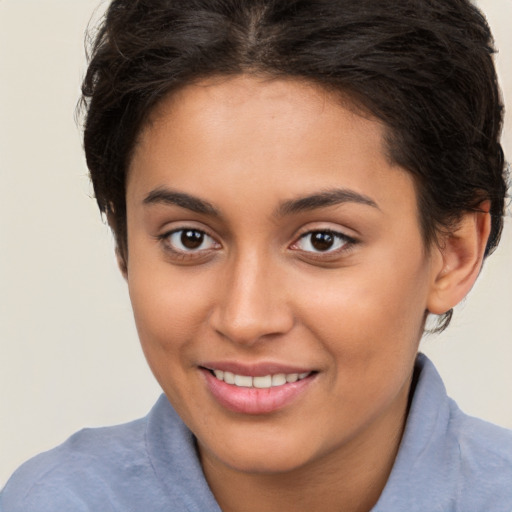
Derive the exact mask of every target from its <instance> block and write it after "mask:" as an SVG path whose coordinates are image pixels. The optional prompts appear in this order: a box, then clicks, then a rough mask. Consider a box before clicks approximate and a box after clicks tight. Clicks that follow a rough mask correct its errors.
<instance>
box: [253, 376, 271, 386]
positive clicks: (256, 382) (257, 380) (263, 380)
mask: <svg viewBox="0 0 512 512" xmlns="http://www.w3.org/2000/svg"><path fill="white" fill-rule="evenodd" d="M252 385H253V386H254V387H255V388H270V387H272V375H265V377H253V378H252Z"/></svg>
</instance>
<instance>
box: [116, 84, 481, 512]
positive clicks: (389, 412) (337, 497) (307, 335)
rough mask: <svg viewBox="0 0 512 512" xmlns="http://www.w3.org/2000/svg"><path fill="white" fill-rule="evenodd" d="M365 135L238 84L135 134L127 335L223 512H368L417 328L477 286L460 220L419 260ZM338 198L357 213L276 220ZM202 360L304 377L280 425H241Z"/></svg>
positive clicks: (290, 98)
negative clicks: (299, 203)
mask: <svg viewBox="0 0 512 512" xmlns="http://www.w3.org/2000/svg"><path fill="white" fill-rule="evenodd" d="M383 136H384V128H383V126H382V125H381V123H379V122H378V121H376V120H375V119H372V118H368V116H365V117H363V116H361V115H358V114H357V113H356V111H355V109H354V108H349V106H348V105H346V104H345V105H344V104H343V103H342V102H340V100H339V98H335V97H334V96H332V95H331V94H330V93H327V92H325V91H323V90H321V89H318V88H317V87H314V86H312V85H308V84H304V83H301V82H298V81H294V80H282V79H280V80H271V79H264V78H262V77H254V76H253V77H247V76H240V77H235V78H229V79H228V78H226V79H216V80H209V81H204V82H202V83H199V84H196V85H191V86H188V87H186V88H184V89H183V90H181V91H179V92H178V93H175V94H174V95H173V96H172V97H169V98H167V99H165V100H164V101H163V102H162V104H161V105H160V106H159V107H158V109H157V110H156V111H155V112H154V113H153V116H152V119H151V121H150V122H149V123H148V124H147V126H146V127H145V128H144V129H143V131H142V133H141V135H140V138H139V141H138V145H137V147H136V150H135V153H134V156H133V159H132V162H131V165H130V169H129V174H128V180H127V225H128V254H129V259H128V262H127V263H128V265H127V272H126V279H127V282H128V285H129V291H130V296H131V300H132V304H133V309H134V314H135V320H136V324H137V329H138V332H139V336H140V340H141V343H142V347H143V350H144V352H145V355H146V358H147V360H148V362H149V365H150V367H151V369H152V371H153V373H154V375H155V376H156V378H157V380H158V382H159V383H160V385H161V386H162V388H163V390H164V392H165V393H166V395H167V397H168V398H169V400H170V402H171V403H172V404H173V406H174V408H175V409H176V410H177V412H178V413H179V415H180V416H181V417H182V419H183V420H184V421H185V423H186V424H187V425H188V427H189V428H190V429H191V430H192V432H193V433H194V434H195V436H196V437H197V439H198V448H199V454H200V458H201V462H202V464H203V468H204V472H205V476H206V478H207V480H208V482H209V484H210V487H211V488H212V491H213V492H214V494H215V496H216V498H217V500H218V502H219V504H220V505H221V507H222V509H223V510H224V511H231V510H233V511H235V510H238V511H240V510H244V511H251V510H255V511H256V510H258V511H261V510H266V511H273V510H276V511H277V510H279V511H281V510H291V509H293V510H296V511H300V510H323V511H330V510H340V507H341V506H342V510H344V511H349V512H350V511H367V510H370V508H371V507H372V506H373V505H374V504H375V502H376V501H377V499H378V497H379V495H380V493H381V491H382V489H383V487H384V485H385V482H386V479H387V477H388V476H389V472H390V471H391V468H392V464H393V460H394V457H395V455H396V452H397V450H398V445H399V442H400V438H401V435H402V431H403V427H404V422H405V417H406V413H407V406H408V395H409V389H410V383H411V377H412V372H413V366H414V360H415V357H416V353H417V349H418V344H419V341H420V338H421V334H422V331H423V326H424V321H425V317H426V314H427V312H428V311H429V310H430V311H433V312H437V313H441V312H443V311H445V310H447V309H449V308H450V307H452V306H453V305H454V304H455V303H456V302H458V300H460V299H461V298H462V297H463V296H464V295H465V294H466V293H467V291H468V289H469V288H470V287H471V285H472V283H473V281H474V279H475V278H476V275H477V274H478V269H479V268H480V262H481V257H482V256H481V253H482V251H483V245H484V243H485V238H486V229H487V228H486V226H487V225H488V222H487V221H486V220H482V219H483V218H484V217H483V216H481V217H478V216H477V215H476V214H474V215H472V216H471V217H468V220H467V222H466V221H463V222H462V223H461V225H462V227H461V230H462V231H460V233H461V235H460V236H455V235H454V236H452V237H450V239H449V240H446V241H445V243H444V244H443V249H440V248H438V246H434V247H429V248H426V247H425V246H424V244H423V241H422V236H421V232H420V227H419V221H418V208H417V202H416V194H415V188H414V182H413V180H412V177H411V175H410V174H409V173H407V172H405V171H404V170H403V169H401V168H399V167H397V166H396V165H394V164H393V163H392V162H390V161H389V159H388V158H387V156H386V151H385V147H384V144H383ZM339 189H342V190H345V191H347V190H348V191H350V192H351V194H352V196H353V197H355V195H354V194H359V195H360V196H364V198H365V199H367V200H368V201H367V202H366V203H365V202H364V201H363V202H361V201H356V200H353V197H352V196H349V198H348V200H347V197H345V200H344V201H341V202H337V203H336V204H329V205H318V204H317V205H316V206H315V207H312V208H309V209H297V208H296V209H295V210H293V209H291V210H292V211H290V208H288V210H287V209H286V208H284V207H283V205H284V204H286V203H287V202H288V204H289V202H290V201H295V200H297V199H299V198H303V197H307V196H311V195H315V194H316V195H318V194H322V193H325V192H326V191H333V190H339ZM155 191H156V192H155ZM162 191H163V195H162ZM169 192H173V193H176V192H178V193H180V194H187V195H188V196H193V197H194V198H197V199H199V200H201V201H203V203H204V202H207V203H208V204H209V206H211V207H212V208H211V209H208V208H207V209H206V210H204V211H194V210H195V209H197V208H196V207H195V206H194V208H193V209H191V208H190V204H188V205H187V204H184V203H183V202H181V205H178V204H174V203H175V201H174V200H173V201H168V200H163V199H162V196H165V194H167V196H165V197H168V196H169ZM151 194H152V195H151ZM148 197H150V198H152V199H149V200H148ZM173 197H176V196H173ZM180 197H182V196H180ZM350 197H352V199H350ZM178 202H179V201H178ZM487 217H488V216H487ZM184 228H188V229H193V230H199V231H201V232H204V233H206V234H207V236H205V237H204V238H203V243H202V245H201V246H200V247H199V249H195V250H187V249H186V248H184V246H180V240H181V239H180V235H181V233H180V232H178V234H177V235H170V234H169V233H171V232H176V230H179V229H184ZM326 230H328V231H330V232H335V233H340V234H341V237H340V236H336V237H335V244H334V246H333V247H334V249H332V250H331V249H328V250H324V251H318V250H315V248H314V246H312V245H311V236H310V235H308V233H311V232H312V231H315V232H317V233H318V232H322V233H324V234H325V231H326ZM466 233H467V234H466ZM344 237H348V240H352V241H348V240H347V238H344ZM469 239H471V240H470V241H468V242H467V243H466V241H467V240H469ZM205 361H237V362H241V363H242V364H248V365H249V364H254V363H259V362H262V361H264V362H266V363H269V362H271V363H276V364H288V365H293V366H300V367H303V368H307V369H311V370H314V371H315V375H314V378H312V379H311V382H309V383H308V385H307V386H306V388H305V390H304V392H302V393H301V394H300V395H299V396H298V397H297V398H296V399H295V400H294V401H292V402H291V403H290V404H288V405H287V406H286V407H284V408H281V409H279V410H277V411H274V412H271V413H268V414H256V415H251V414H243V413H239V412H233V411H230V410H228V409H226V408H225V407H223V406H222V405H221V404H219V402H218V401H217V400H216V399H215V398H214V397H213V396H212V394H211V392H210V391H209V389H208V386H207V385H206V383H205V377H204V372H203V371H201V369H200V366H201V365H202V364H204V362H205ZM340 504H342V505H340Z"/></svg>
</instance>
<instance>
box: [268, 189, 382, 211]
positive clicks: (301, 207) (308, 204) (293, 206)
mask: <svg viewBox="0 0 512 512" xmlns="http://www.w3.org/2000/svg"><path fill="white" fill-rule="evenodd" d="M343 203H358V204H363V205H366V206H371V207H372V208H377V210H380V208H379V206H378V205H377V203H376V202H375V201H374V200H373V199H371V198H370V197H368V196H365V195H363V194H359V193H358V192H355V191H354V190H349V189H344V188H337V189H332V190H326V191H324V192H320V193H318V194H312V195H310V196H305V197H299V198H298V199H292V200H290V201H286V202H284V203H283V204H282V205H281V206H280V207H279V208H278V210H277V215H279V216H285V215H290V214H293V213H299V212H304V211H309V210H316V209H317V208H325V207H327V206H335V205H338V204H343Z"/></svg>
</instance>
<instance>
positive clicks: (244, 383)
mask: <svg viewBox="0 0 512 512" xmlns="http://www.w3.org/2000/svg"><path fill="white" fill-rule="evenodd" d="M235 386H238V387H240V388H252V377H249V376H248V375H235Z"/></svg>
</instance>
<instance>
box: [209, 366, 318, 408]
mask: <svg viewBox="0 0 512 512" xmlns="http://www.w3.org/2000/svg"><path fill="white" fill-rule="evenodd" d="M202 372H203V374H204V376H205V379H206V384H207V386H208V389H209V390H210V392H211V394H212V395H213V396H214V397H215V398H216V400H217V401H218V402H219V403H220V404H221V405H222V406H223V407H225V408H226V409H229V410H230V411H233V412H238V413H243V414H269V413H272V412H275V411H278V410H280V409H283V408H284V407H286V406H287V405H289V404H290V403H291V402H293V401H294V400H295V399H296V398H297V397H298V396H299V395H301V394H302V393H304V391H305V390H306V389H307V388H308V387H309V386H310V384H311V383H312V382H313V380H314V378H315V375H316V374H311V375H309V376H308V377H306V378H305V379H301V380H298V381H296V382H290V383H287V384H283V385H282V386H275V387H271V388H264V389H259V388H244V387H238V386H235V385H234V384H226V383H225V382H224V381H222V380H219V379H217V378H216V377H215V376H214V375H212V374H211V372H210V371H209V370H205V369H202Z"/></svg>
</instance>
